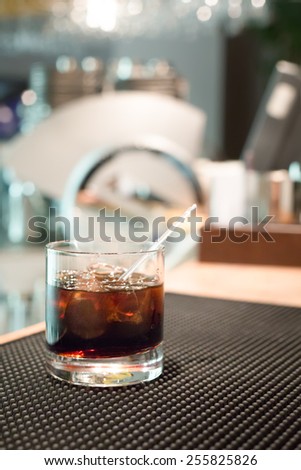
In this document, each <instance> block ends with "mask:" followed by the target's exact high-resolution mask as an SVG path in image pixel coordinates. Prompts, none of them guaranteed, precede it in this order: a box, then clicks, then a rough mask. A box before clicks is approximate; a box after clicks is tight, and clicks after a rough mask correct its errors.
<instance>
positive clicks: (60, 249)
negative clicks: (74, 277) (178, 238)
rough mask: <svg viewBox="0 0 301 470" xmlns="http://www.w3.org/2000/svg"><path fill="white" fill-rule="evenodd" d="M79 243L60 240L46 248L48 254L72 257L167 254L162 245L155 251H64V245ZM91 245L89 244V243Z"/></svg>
mask: <svg viewBox="0 0 301 470" xmlns="http://www.w3.org/2000/svg"><path fill="white" fill-rule="evenodd" d="M90 242H93V240H90ZM77 243H78V242H77V241H76V240H59V241H55V242H50V243H47V245H46V246H45V248H46V250H47V252H48V251H53V252H54V253H58V254H64V255H66V254H70V255H103V256H109V255H110V256H114V255H115V256H116V255H139V254H142V255H143V254H144V253H158V252H162V253H164V252H165V246H164V245H160V246H159V247H157V248H153V249H144V250H126V251H120V250H119V251H118V250H117V251H101V250H91V251H85V250H76V249H74V250H68V249H64V244H65V246H66V247H67V246H68V245H69V246H70V245H72V244H74V245H76V244H77ZM80 243H87V242H80ZM88 243H89V242H88ZM105 243H110V242H105ZM118 243H119V244H122V243H129V244H130V243H131V244H136V245H138V246H139V245H140V246H141V245H147V244H149V246H150V247H151V246H152V244H153V243H154V242H118Z"/></svg>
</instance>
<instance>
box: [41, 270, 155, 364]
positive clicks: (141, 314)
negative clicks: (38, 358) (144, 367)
mask: <svg viewBox="0 0 301 470" xmlns="http://www.w3.org/2000/svg"><path fill="white" fill-rule="evenodd" d="M120 274H121V273H120V271H118V269H117V270H116V269H115V270H114V272H110V273H108V272H105V270H104V271H102V270H99V269H98V270H94V271H93V270H92V271H91V270H90V271H89V272H87V271H85V272H79V271H62V272H60V273H58V276H57V279H56V280H55V283H54V285H49V284H48V285H47V293H46V305H47V307H46V324H47V329H46V331H47V333H46V340H47V345H48V348H49V350H50V351H52V352H54V353H56V354H60V355H65V356H68V357H78V358H101V357H117V356H125V355H131V354H135V353H138V352H142V351H145V350H147V349H150V348H152V347H154V346H156V345H158V344H159V343H160V342H161V341H162V336H163V310H164V290H163V285H162V284H161V285H157V284H156V280H155V279H150V278H147V277H146V276H143V275H142V274H139V273H138V274H136V273H135V274H133V275H132V276H131V277H130V278H129V279H128V280H127V281H123V282H120V281H118V278H119V277H120Z"/></svg>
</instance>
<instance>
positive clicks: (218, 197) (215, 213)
mask: <svg viewBox="0 0 301 470" xmlns="http://www.w3.org/2000/svg"><path fill="white" fill-rule="evenodd" d="M194 170H195V171H196V173H197V175H198V177H199V180H200V182H201V187H202V189H203V192H204V195H205V199H206V200H207V205H208V207H207V212H208V216H209V217H218V221H216V222H217V223H219V224H220V225H228V223H229V221H230V220H231V218H233V217H237V216H238V217H244V216H245V214H246V170H245V165H244V163H243V162H241V161H234V160H233V161H226V162H210V161H206V162H203V161H200V162H197V165H195V166H194Z"/></svg>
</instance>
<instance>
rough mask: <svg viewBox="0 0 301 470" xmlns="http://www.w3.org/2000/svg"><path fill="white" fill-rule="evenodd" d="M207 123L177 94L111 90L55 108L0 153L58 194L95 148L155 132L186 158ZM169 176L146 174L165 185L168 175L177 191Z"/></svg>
mask: <svg viewBox="0 0 301 470" xmlns="http://www.w3.org/2000/svg"><path fill="white" fill-rule="evenodd" d="M205 123H206V116H205V114H204V113H203V112H202V111H201V110H200V109H198V108H196V107H194V106H192V105H190V104H188V103H185V102H183V101H180V100H177V99H175V98H171V97H168V96H163V95H160V94H156V93H150V92H110V93H104V94H102V95H99V96H98V95H95V96H89V97H84V98H81V99H79V100H77V101H74V102H72V103H69V104H67V105H65V106H63V107H61V108H59V109H57V110H55V111H54V112H53V114H52V115H51V116H50V117H49V118H48V119H46V120H45V121H44V122H42V123H40V124H39V125H38V126H37V127H36V129H35V130H34V131H33V132H32V134H30V135H26V136H22V137H18V138H16V139H15V140H14V141H12V142H11V143H10V144H8V145H7V146H6V147H5V148H4V149H3V154H4V159H5V162H6V165H9V166H11V167H13V168H14V170H15V173H16V175H17V177H18V178H19V179H21V180H30V181H32V182H33V183H34V184H35V185H36V186H37V188H38V189H39V190H40V191H41V192H42V193H43V194H44V195H46V196H48V197H50V198H54V199H61V198H62V196H63V193H64V189H65V185H66V182H67V180H68V178H69V175H70V173H71V172H72V170H73V168H74V167H75V166H77V164H78V163H79V162H80V161H81V160H82V159H83V158H84V157H85V156H87V155H88V154H89V153H91V152H93V151H94V150H96V149H101V148H105V147H107V146H111V145H114V146H116V145H128V144H129V143H132V142H133V141H135V140H136V139H137V138H139V137H141V136H145V135H155V136H158V137H159V138H160V137H161V138H162V139H168V140H169V141H171V142H174V144H175V146H177V147H180V148H182V149H183V150H184V152H183V157H182V158H183V159H184V160H185V162H186V163H189V162H190V161H192V160H193V158H194V157H198V156H200V153H201V149H202V142H203V134H204V129H205ZM137 159H138V156H136V159H133V161H132V162H131V163H130V162H129V163H128V171H129V172H130V173H131V174H135V171H136V167H137ZM144 170H145V173H147V172H148V171H149V169H148V168H145V169H144ZM169 176H170V175H168V174H165V172H164V171H163V172H160V173H159V174H158V172H157V171H155V172H154V174H153V175H150V177H151V179H152V180H153V181H154V182H156V183H157V182H158V180H159V181H160V182H161V185H163V186H164V187H165V186H166V181H167V180H168V186H169V187H170V192H171V193H174V194H175V192H176V191H177V185H173V181H172V178H170V177H169ZM171 196H172V194H171Z"/></svg>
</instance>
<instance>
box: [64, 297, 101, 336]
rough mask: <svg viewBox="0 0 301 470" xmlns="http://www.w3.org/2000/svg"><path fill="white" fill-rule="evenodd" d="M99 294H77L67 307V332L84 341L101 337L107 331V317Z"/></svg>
mask: <svg viewBox="0 0 301 470" xmlns="http://www.w3.org/2000/svg"><path fill="white" fill-rule="evenodd" d="M96 296H97V294H95V293H90V292H75V293H74V295H73V296H72V299H71V300H70V302H69V303H68V305H67V308H66V312H65V324H66V327H67V330H68V331H69V332H71V333H73V334H75V335H77V336H80V337H81V338H83V339H92V338H96V337H97V336H101V335H102V334H103V333H104V332H105V329H106V315H105V311H104V310H103V308H102V304H101V302H99V301H98V300H97V297H96Z"/></svg>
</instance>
